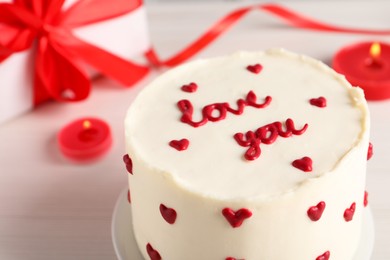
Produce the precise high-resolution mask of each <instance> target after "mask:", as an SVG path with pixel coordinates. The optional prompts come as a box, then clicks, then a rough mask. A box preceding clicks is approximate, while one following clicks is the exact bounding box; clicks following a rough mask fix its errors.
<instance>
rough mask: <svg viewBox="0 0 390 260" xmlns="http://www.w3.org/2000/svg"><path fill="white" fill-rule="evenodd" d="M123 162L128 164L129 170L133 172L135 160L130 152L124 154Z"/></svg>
mask: <svg viewBox="0 0 390 260" xmlns="http://www.w3.org/2000/svg"><path fill="white" fill-rule="evenodd" d="M123 162H124V163H125V165H126V169H127V172H128V173H130V174H133V161H132V160H131V158H130V156H129V155H128V154H125V155H123Z"/></svg>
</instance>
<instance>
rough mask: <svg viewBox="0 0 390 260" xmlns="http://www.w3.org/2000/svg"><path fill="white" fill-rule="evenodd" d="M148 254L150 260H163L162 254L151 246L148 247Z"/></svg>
mask: <svg viewBox="0 0 390 260" xmlns="http://www.w3.org/2000/svg"><path fill="white" fill-rule="evenodd" d="M146 252H147V253H148V255H149V257H150V260H161V259H162V258H161V256H160V254H159V253H158V252H157V250H155V249H154V248H153V247H152V245H151V244H149V243H148V244H147V245H146Z"/></svg>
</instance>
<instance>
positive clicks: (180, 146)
mask: <svg viewBox="0 0 390 260" xmlns="http://www.w3.org/2000/svg"><path fill="white" fill-rule="evenodd" d="M169 145H170V146H171V147H173V148H175V149H176V150H178V151H183V150H187V148H188V146H189V145H190V141H188V140H187V139H181V140H172V141H170V142H169Z"/></svg>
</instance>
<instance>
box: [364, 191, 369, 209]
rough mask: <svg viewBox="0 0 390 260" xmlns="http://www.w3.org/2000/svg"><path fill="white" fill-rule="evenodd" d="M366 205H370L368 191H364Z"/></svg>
mask: <svg viewBox="0 0 390 260" xmlns="http://www.w3.org/2000/svg"><path fill="white" fill-rule="evenodd" d="M363 205H364V207H367V205H368V192H367V191H364V201H363Z"/></svg>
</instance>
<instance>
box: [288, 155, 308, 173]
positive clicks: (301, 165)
mask: <svg viewBox="0 0 390 260" xmlns="http://www.w3.org/2000/svg"><path fill="white" fill-rule="evenodd" d="M291 164H292V165H293V166H294V167H295V168H297V169H299V170H301V171H304V172H311V171H312V170H313V161H312V159H311V158H310V157H307V156H305V157H302V158H301V159H297V160H294V161H293V162H292V163H291Z"/></svg>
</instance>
